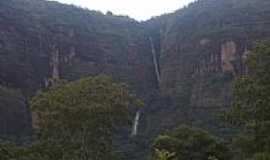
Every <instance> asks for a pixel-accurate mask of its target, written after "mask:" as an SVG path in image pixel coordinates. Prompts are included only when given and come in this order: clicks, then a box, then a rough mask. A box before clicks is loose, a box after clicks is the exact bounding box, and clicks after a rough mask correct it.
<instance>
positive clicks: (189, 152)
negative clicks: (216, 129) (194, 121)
mask: <svg viewBox="0 0 270 160" xmlns="http://www.w3.org/2000/svg"><path fill="white" fill-rule="evenodd" d="M153 147H154V148H155V149H158V150H159V151H166V153H165V152H161V153H165V155H170V154H169V153H174V154H173V156H170V157H167V159H169V160H171V159H173V160H174V159H175V160H187V159H193V160H208V159H209V158H213V157H215V158H216V159H220V160H225V159H228V158H229V150H228V149H227V148H226V146H225V144H224V143H223V142H222V141H220V140H219V139H217V138H215V137H213V136H211V135H210V134H209V133H207V132H205V131H203V130H201V129H197V128H191V127H187V126H181V127H179V128H177V129H176V130H174V131H172V132H170V133H168V134H165V135H161V136H159V137H158V138H156V140H155V142H154V145H153ZM159 153H160V152H159ZM159 155H164V154H157V153H156V154H154V157H160V156H159ZM163 157H164V156H163Z"/></svg>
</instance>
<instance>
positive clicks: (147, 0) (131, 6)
mask: <svg viewBox="0 0 270 160" xmlns="http://www.w3.org/2000/svg"><path fill="white" fill-rule="evenodd" d="M56 1H59V2H62V3H67V4H74V5H77V6H80V7H83V8H88V9H90V10H98V11H101V12H103V13H106V12H107V11H112V12H113V13H114V14H116V15H128V16H130V17H131V18H135V19H137V20H147V19H149V18H151V17H152V16H159V15H161V14H164V13H170V12H173V11H175V10H177V9H180V8H182V7H184V6H185V5H187V4H188V3H190V2H193V1H194V0H56Z"/></svg>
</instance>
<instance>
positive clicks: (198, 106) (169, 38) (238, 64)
mask: <svg viewBox="0 0 270 160" xmlns="http://www.w3.org/2000/svg"><path fill="white" fill-rule="evenodd" d="M144 25H145V26H146V29H147V31H148V33H149V34H150V35H151V37H152V38H153V41H154V45H155V49H156V52H157V55H158V62H159V70H160V82H159V89H160V90H159V94H160V97H162V98H159V100H156V102H158V104H157V103H155V104H154V105H151V106H150V108H151V107H152V110H151V109H150V110H151V111H150V112H151V113H149V114H147V113H145V114H146V115H145V117H146V120H145V123H148V125H147V124H146V126H144V128H148V130H145V132H146V133H144V134H149V135H151V134H155V133H157V132H158V131H157V130H158V129H157V128H159V129H161V130H162V129H168V128H173V127H175V125H176V124H179V123H182V122H185V123H189V124H192V125H195V126H196V125H197V126H199V127H205V128H207V129H210V130H212V131H217V133H219V134H226V133H228V132H227V130H226V128H224V125H222V123H220V121H219V120H218V119H219V118H218V116H216V115H217V113H219V112H220V111H222V110H224V109H227V108H228V107H229V106H230V103H231V99H232V91H231V87H232V80H233V79H234V78H236V77H238V76H239V75H242V74H246V73H247V68H246V67H245V62H244V60H245V58H246V56H247V55H248V53H249V52H250V50H251V49H252V47H253V46H254V44H255V43H256V41H260V40H269V37H270V30H269V27H270V1H267V0H226V1H224V0H200V1H197V2H195V3H193V4H190V5H189V6H187V7H185V8H183V9H181V10H178V11H176V12H175V13H172V14H168V15H163V16H160V17H156V18H153V19H151V20H149V21H147V22H145V24H144ZM153 108H154V109H153ZM160 117H162V118H160ZM147 126H148V127H147Z"/></svg>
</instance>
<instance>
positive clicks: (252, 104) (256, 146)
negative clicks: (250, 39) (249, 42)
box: [228, 42, 270, 159]
mask: <svg viewBox="0 0 270 160" xmlns="http://www.w3.org/2000/svg"><path fill="white" fill-rule="evenodd" d="M247 66H248V70H249V74H248V75H245V76H242V77H240V78H239V79H237V80H236V81H235V83H234V101H233V107H232V110H231V111H230V113H229V114H228V115H229V120H230V121H232V122H233V123H234V124H238V125H240V126H242V127H243V128H244V129H245V130H243V133H242V136H239V138H238V139H236V144H237V146H238V147H239V148H240V150H241V153H242V157H243V158H245V157H251V156H253V155H254V154H255V153H264V152H269V151H270V136H269V132H270V81H269V80H270V42H262V43H259V44H258V45H257V47H256V48H255V49H254V50H253V52H252V53H251V54H250V55H249V56H248V58H247ZM256 157H258V156H256ZM259 157H262V155H261V154H260V156H259ZM255 159H261V158H255Z"/></svg>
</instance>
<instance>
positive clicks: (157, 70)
mask: <svg viewBox="0 0 270 160" xmlns="http://www.w3.org/2000/svg"><path fill="white" fill-rule="evenodd" d="M149 41H150V43H151V48H152V56H153V62H154V65H155V72H156V78H157V81H158V83H160V72H159V67H158V60H157V53H156V49H155V45H154V42H153V39H152V38H151V37H149Z"/></svg>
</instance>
